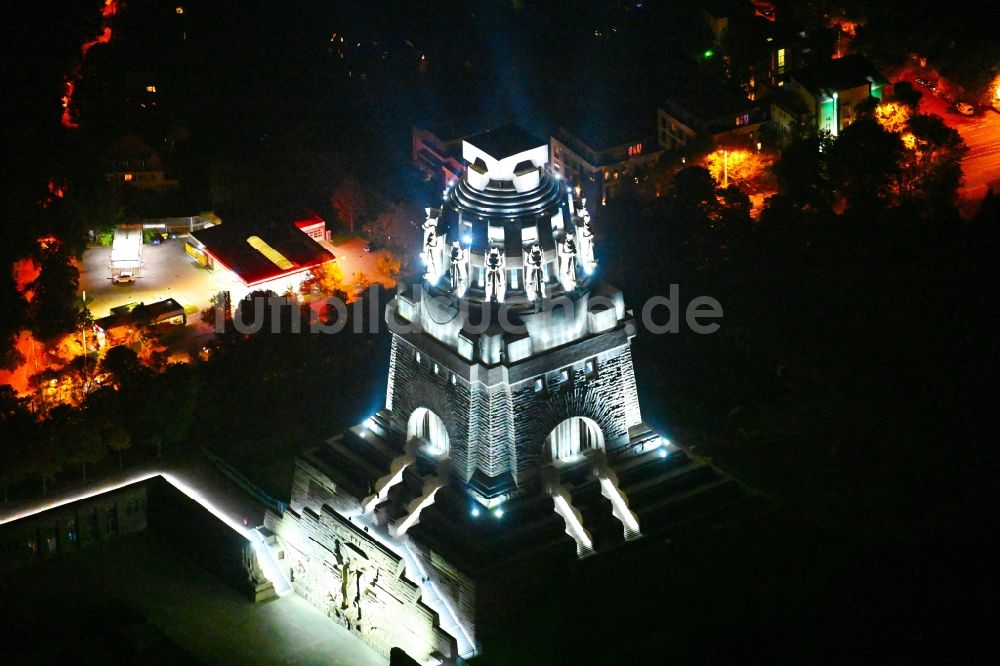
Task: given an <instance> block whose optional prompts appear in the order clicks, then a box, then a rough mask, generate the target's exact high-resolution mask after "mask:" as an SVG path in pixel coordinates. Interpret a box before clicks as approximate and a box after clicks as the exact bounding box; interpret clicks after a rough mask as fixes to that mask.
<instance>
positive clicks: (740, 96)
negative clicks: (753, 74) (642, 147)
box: [657, 78, 766, 151]
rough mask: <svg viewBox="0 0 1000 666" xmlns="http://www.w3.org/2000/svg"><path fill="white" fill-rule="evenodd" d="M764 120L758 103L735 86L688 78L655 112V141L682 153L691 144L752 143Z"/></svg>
mask: <svg viewBox="0 0 1000 666" xmlns="http://www.w3.org/2000/svg"><path fill="white" fill-rule="evenodd" d="M765 120H766V114H765V112H764V111H763V110H762V109H761V105H760V104H759V103H758V102H754V101H752V100H750V99H749V98H748V97H747V96H746V93H744V92H743V91H742V90H740V89H739V88H737V87H735V86H728V85H725V84H721V83H718V82H716V81H714V80H711V79H702V78H697V79H689V80H684V81H679V82H677V83H675V84H674V85H672V86H671V90H670V93H669V94H668V95H667V96H666V97H665V98H664V99H663V100H662V102H661V103H660V107H659V109H658V113H657V139H658V141H659V143H660V145H661V146H663V148H665V149H666V150H673V151H684V150H685V149H688V148H690V147H691V146H692V145H693V144H698V143H703V144H704V145H703V147H704V148H710V147H711V144H722V143H734V142H739V141H741V140H743V141H752V140H753V137H754V136H757V134H758V133H759V131H760V127H761V125H762V124H763V123H764V121H765Z"/></svg>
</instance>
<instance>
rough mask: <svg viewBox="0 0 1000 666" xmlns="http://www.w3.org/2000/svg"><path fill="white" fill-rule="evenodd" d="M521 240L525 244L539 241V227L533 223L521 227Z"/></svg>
mask: <svg viewBox="0 0 1000 666" xmlns="http://www.w3.org/2000/svg"><path fill="white" fill-rule="evenodd" d="M521 242H522V243H524V244H525V245H529V244H531V243H537V242H538V227H536V226H535V225H531V226H530V227H524V228H523V229H521Z"/></svg>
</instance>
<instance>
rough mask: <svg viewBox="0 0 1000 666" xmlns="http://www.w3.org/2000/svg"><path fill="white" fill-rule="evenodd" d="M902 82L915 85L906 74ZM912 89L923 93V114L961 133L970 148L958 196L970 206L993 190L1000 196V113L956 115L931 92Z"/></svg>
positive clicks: (903, 75)
mask: <svg viewBox="0 0 1000 666" xmlns="http://www.w3.org/2000/svg"><path fill="white" fill-rule="evenodd" d="M901 78H902V79H905V80H909V81H913V78H914V75H913V74H912V73H911V72H909V71H907V72H904V73H903V74H902V76H901ZM913 87H914V88H915V89H916V90H919V91H920V92H922V93H923V97H921V98H920V112H921V113H933V114H936V115H939V116H941V118H942V119H944V122H945V124H946V125H948V126H949V127H952V128H954V129H956V130H957V131H958V133H959V134H960V135H961V136H962V140H963V141H965V144H966V145H967V146H968V147H969V152H968V154H966V156H965V159H963V160H962V174H963V176H964V179H963V182H962V186H961V187H960V188H959V190H958V193H959V196H960V197H961V198H962V199H963V200H965V201H966V202H968V203H970V204H978V203H979V201H980V200H981V199H982V198H983V196H985V195H986V190H987V188H989V187H992V188H993V189H994V190H995V191H998V192H1000V113H996V112H994V111H991V110H987V111H986V112H985V113H983V114H982V115H979V116H974V117H966V116H963V115H961V114H959V113H956V112H955V111H954V110H953V109H952V108H951V105H950V104H949V103H948V102H945V101H944V100H943V99H941V98H940V97H935V96H934V95H933V94H932V93H931V91H930V90H928V89H926V88H924V87H923V86H921V85H920V84H918V83H915V82H914V83H913Z"/></svg>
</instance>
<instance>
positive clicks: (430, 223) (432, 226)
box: [422, 208, 441, 245]
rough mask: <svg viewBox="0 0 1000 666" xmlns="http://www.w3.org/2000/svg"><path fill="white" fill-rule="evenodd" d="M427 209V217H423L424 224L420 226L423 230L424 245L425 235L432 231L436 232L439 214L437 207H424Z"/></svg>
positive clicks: (425, 242) (425, 241)
mask: <svg viewBox="0 0 1000 666" xmlns="http://www.w3.org/2000/svg"><path fill="white" fill-rule="evenodd" d="M424 210H425V211H427V217H426V218H425V219H424V224H423V226H422V228H423V230H424V245H427V236H428V235H430V233H431V232H432V231H433V232H434V233H437V226H438V217H439V216H440V215H441V211H440V210H438V209H437V208H425V209H424Z"/></svg>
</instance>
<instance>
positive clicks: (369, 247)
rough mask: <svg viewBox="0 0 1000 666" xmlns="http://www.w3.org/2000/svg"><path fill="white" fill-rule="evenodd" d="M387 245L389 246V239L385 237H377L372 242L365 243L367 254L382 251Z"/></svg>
mask: <svg viewBox="0 0 1000 666" xmlns="http://www.w3.org/2000/svg"><path fill="white" fill-rule="evenodd" d="M386 245H388V239H386V238H385V237H384V236H375V237H374V238H372V239H371V240H370V241H368V242H367V243H365V252H374V251H375V250H381V249H382V248H384V247H385V246H386Z"/></svg>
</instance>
